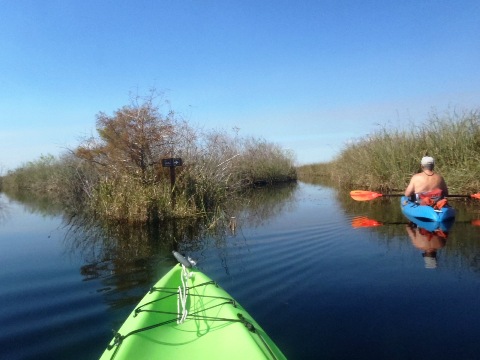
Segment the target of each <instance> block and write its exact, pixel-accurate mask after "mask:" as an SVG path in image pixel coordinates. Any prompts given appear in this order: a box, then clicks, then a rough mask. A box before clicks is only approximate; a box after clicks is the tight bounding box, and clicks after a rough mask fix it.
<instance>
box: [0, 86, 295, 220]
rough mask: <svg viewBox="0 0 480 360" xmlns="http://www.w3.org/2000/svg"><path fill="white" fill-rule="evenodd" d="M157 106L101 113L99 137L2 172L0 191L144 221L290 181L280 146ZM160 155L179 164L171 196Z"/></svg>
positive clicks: (147, 102) (136, 103)
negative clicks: (204, 126)
mask: <svg viewBox="0 0 480 360" xmlns="http://www.w3.org/2000/svg"><path fill="white" fill-rule="evenodd" d="M155 101H156V94H155V92H152V93H150V94H149V95H148V96H147V97H145V98H140V97H137V98H134V99H132V102H131V104H130V105H127V106H124V107H122V108H120V109H118V110H117V111H115V112H114V114H113V115H111V116H110V115H107V114H105V113H99V114H98V115H97V119H96V129H97V133H98V135H97V136H94V137H91V138H87V139H84V140H83V141H82V142H81V143H80V145H79V146H78V147H77V148H75V149H71V150H69V151H67V152H65V153H64V154H62V155H61V156H59V157H54V156H51V155H46V156H41V157H40V158H39V159H37V160H35V161H32V162H28V163H26V164H24V165H22V166H20V167H19V168H17V169H15V170H13V171H10V172H8V173H7V174H6V175H5V176H3V178H2V179H1V181H2V186H3V191H5V192H6V193H7V194H9V195H11V196H20V194H21V196H25V194H27V193H30V194H32V196H33V195H34V196H44V197H47V198H48V200H49V201H51V202H55V203H60V204H62V205H63V206H65V207H69V208H82V210H83V211H85V210H87V211H90V212H91V213H92V214H94V215H95V216H97V217H100V218H102V219H110V220H116V221H127V222H148V221H152V220H161V219H165V218H174V217H177V218H178V217H189V216H199V215H203V214H206V213H208V212H212V211H215V209H217V208H218V207H219V206H220V205H221V203H222V202H224V201H227V200H228V199H229V197H230V196H231V195H232V194H234V193H238V192H239V191H240V190H242V189H245V188H247V187H251V186H252V185H255V184H260V183H261V184H271V183H277V182H285V181H291V180H296V169H295V166H294V156H293V154H292V153H290V152H288V151H285V150H283V149H282V148H281V147H280V146H278V145H276V144H273V143H270V142H267V141H265V140H263V139H256V138H251V137H249V138H242V137H240V136H239V135H238V131H236V130H235V129H234V130H233V131H232V133H231V134H230V133H228V132H226V131H218V130H212V131H203V130H200V129H194V128H193V127H192V126H191V125H189V124H188V123H187V122H186V121H184V120H182V119H181V118H180V117H178V116H177V115H176V114H175V113H174V112H172V111H170V112H169V113H168V114H167V115H162V114H161V113H160V111H159V107H158V106H157V105H156V104H155ZM166 158H181V159H182V160H183V166H179V167H176V168H175V175H176V176H175V186H174V188H173V193H174V196H172V188H171V181H170V180H171V178H170V168H166V167H163V166H162V159H166ZM172 201H174V203H175V206H173V203H172Z"/></svg>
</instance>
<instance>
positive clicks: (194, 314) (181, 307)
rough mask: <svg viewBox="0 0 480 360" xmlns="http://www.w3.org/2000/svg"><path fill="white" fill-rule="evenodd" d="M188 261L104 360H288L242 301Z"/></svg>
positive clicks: (157, 289) (156, 289)
mask: <svg viewBox="0 0 480 360" xmlns="http://www.w3.org/2000/svg"><path fill="white" fill-rule="evenodd" d="M174 255H175V257H177V259H179V256H180V257H181V255H180V254H178V253H174ZM182 258H183V257H182ZM182 258H180V259H179V260H181V263H182V264H177V265H176V266H174V267H173V268H172V269H171V270H170V271H169V272H168V273H167V274H166V275H165V276H163V277H162V278H161V279H160V280H159V281H158V282H157V283H156V284H155V285H154V286H153V287H152V288H151V290H150V291H149V292H148V293H147V294H146V295H145V296H144V298H143V299H142V300H141V301H140V303H139V304H138V305H137V307H136V308H135V309H134V310H133V311H132V313H131V314H130V315H129V316H128V318H127V320H126V321H125V322H124V324H123V325H122V327H121V328H120V329H119V331H118V332H117V333H116V334H115V336H114V338H113V339H112V341H111V342H110V344H109V345H108V347H107V349H106V350H105V352H104V353H103V355H102V356H101V358H100V359H102V360H104V359H154V358H155V359H184V358H187V357H188V358H193V359H286V357H285V356H284V355H283V353H282V352H281V351H280V349H279V348H278V347H277V346H276V344H275V343H274V342H273V341H272V340H271V339H270V337H269V336H268V335H267V334H266V333H265V331H264V330H263V329H262V328H261V327H260V325H259V324H258V323H257V322H256V321H255V320H254V319H253V318H252V317H251V316H250V315H249V314H248V312H247V311H246V310H245V309H244V308H243V307H242V306H241V305H240V304H238V302H236V301H235V300H234V299H233V298H232V297H231V296H230V295H229V294H228V293H227V292H226V291H225V290H223V289H222V288H220V287H219V286H218V285H217V283H215V282H214V281H213V280H211V279H210V278H209V277H208V276H206V275H205V274H203V273H202V272H200V271H198V270H197V269H196V268H194V267H192V265H191V264H190V262H189V261H188V260H186V259H185V258H183V259H182ZM189 264H190V266H188V265H189Z"/></svg>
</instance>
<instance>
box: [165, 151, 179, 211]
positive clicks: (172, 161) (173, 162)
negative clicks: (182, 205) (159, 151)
mask: <svg viewBox="0 0 480 360" xmlns="http://www.w3.org/2000/svg"><path fill="white" fill-rule="evenodd" d="M182 165H183V162H182V159H181V158H169V159H162V166H163V167H169V168H170V189H171V195H172V208H175V189H174V188H175V168H176V167H177V166H182Z"/></svg>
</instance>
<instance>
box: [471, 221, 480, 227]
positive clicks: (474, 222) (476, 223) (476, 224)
mask: <svg viewBox="0 0 480 360" xmlns="http://www.w3.org/2000/svg"><path fill="white" fill-rule="evenodd" d="M472 225H473V226H480V219H476V220H472Z"/></svg>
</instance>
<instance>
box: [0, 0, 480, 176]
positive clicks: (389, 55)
mask: <svg viewBox="0 0 480 360" xmlns="http://www.w3.org/2000/svg"><path fill="white" fill-rule="evenodd" d="M152 87H155V88H156V89H157V90H159V91H163V92H164V93H165V99H168V100H169V105H165V108H164V109H165V112H167V111H168V110H170V109H172V110H174V111H175V112H177V113H179V114H180V115H181V116H182V117H183V118H185V119H187V120H188V121H189V122H190V123H192V124H193V125H195V126H197V125H198V126H201V127H204V128H206V129H225V130H229V129H231V128H233V127H238V128H240V135H244V136H254V137H259V138H264V139H266V140H268V141H271V142H275V143H278V144H280V145H281V146H282V147H283V148H285V149H292V150H293V151H294V152H295V154H296V158H297V163H298V164H304V163H312V162H322V161H329V160H331V159H333V158H334V156H335V155H337V154H338V153H339V151H340V150H341V149H342V148H343V146H344V145H345V144H346V143H348V141H351V140H352V139H356V138H358V137H361V136H363V135H366V134H368V133H371V132H373V131H375V130H376V129H378V128H379V126H384V125H388V126H390V125H392V126H401V124H402V123H405V124H406V123H412V122H420V121H423V120H425V119H426V118H427V117H428V114H429V113H431V112H432V111H433V110H436V111H437V112H439V113H443V112H445V111H447V110H448V109H460V110H463V109H467V110H472V109H478V108H479V100H480V1H478V0H469V1H467V0H448V1H447V0H442V1H441V0H437V1H435V0H428V1H423V0H411V1H410V0H401V1H400V0H392V1H390V0H377V1H371V0H370V1H369V0H345V1H342V0H316V1H313V0H312V1H301V0H290V1H286V0H277V1H268V0H236V1H233V0H190V1H184V0H157V1H154V0H151V1H146V0H135V1H133V0H132V1H126V0H29V1H27V0H0V110H1V111H0V169H3V171H5V170H8V169H12V168H15V167H17V166H19V165H21V164H22V163H25V162H27V161H30V160H35V159H37V158H38V157H39V156H40V155H41V154H53V155H58V154H59V153H61V152H63V151H64V149H65V148H74V147H75V146H76V145H78V143H79V140H80V139H81V138H82V137H85V136H89V135H92V134H95V133H96V132H95V115H96V114H97V113H98V112H100V111H103V112H106V113H107V114H112V113H113V111H115V110H116V109H118V108H120V107H122V106H124V105H127V104H129V102H130V94H131V93H133V94H139V95H145V94H146V93H147V92H148V90H149V89H150V88H152ZM162 109H163V108H162ZM379 124H380V125H379Z"/></svg>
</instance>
